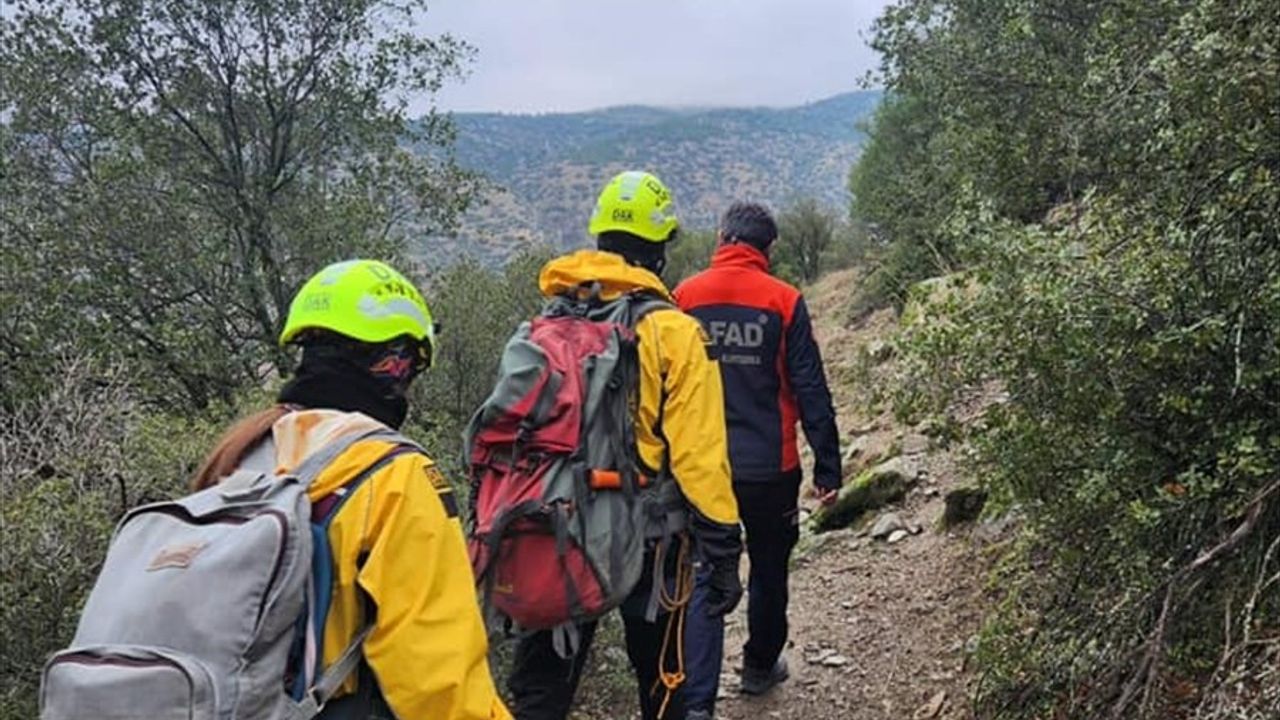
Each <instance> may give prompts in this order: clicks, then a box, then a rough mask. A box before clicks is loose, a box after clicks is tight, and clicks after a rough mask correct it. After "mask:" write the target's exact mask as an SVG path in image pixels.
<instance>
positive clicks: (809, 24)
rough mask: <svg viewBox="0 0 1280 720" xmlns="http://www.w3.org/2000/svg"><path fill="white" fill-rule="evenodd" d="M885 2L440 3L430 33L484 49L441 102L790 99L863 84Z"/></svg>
mask: <svg viewBox="0 0 1280 720" xmlns="http://www.w3.org/2000/svg"><path fill="white" fill-rule="evenodd" d="M885 4H886V2H885V0H874V1H872V2H850V1H848V0H845V1H843V2H842V1H840V0H733V1H732V2H731V1H730V0H677V1H675V2H665V3H649V4H634V3H617V2H591V1H589V0H532V1H531V2H513V1H512V0H441V1H439V2H434V3H432V4H431V5H430V9H429V11H428V13H427V14H426V15H425V17H424V19H423V21H422V23H421V26H422V29H423V30H424V31H425V32H429V33H433V34H436V33H441V32H448V33H450V34H452V35H454V36H457V37H460V38H462V39H464V40H466V41H468V42H469V43H471V44H472V45H474V46H476V48H477V49H478V51H479V54H478V57H477V59H476V61H475V62H474V63H473V64H472V66H471V68H470V70H471V74H470V77H469V78H468V79H467V81H466V82H465V83H462V84H459V83H456V82H455V83H452V84H450V85H449V86H447V87H446V88H445V89H444V90H443V91H442V92H441V93H440V95H439V96H438V98H437V105H438V106H439V107H440V108H442V109H445V110H459V111H462V110H502V111H516V112H542V111H572V110H586V109H592V108H599V107H605V106H610V105H623V104H652V105H666V106H681V105H684V106H690V105H691V106H706V105H775V106H777V105H795V104H800V103H803V102H808V101H812V100H817V99H821V98H823V97H827V96H830V95H834V94H836V93H840V92H845V91H848V90H853V89H856V87H857V83H858V81H859V80H860V79H861V78H862V76H863V75H864V74H865V73H866V72H867V71H868V70H870V69H872V68H874V67H875V65H876V63H877V57H876V55H875V52H874V51H872V50H871V49H870V48H869V47H867V45H866V39H865V35H866V31H867V30H868V28H869V27H870V24H871V22H872V20H874V19H875V17H876V16H877V15H879V13H880V11H881V10H882V8H883V7H884V5H885Z"/></svg>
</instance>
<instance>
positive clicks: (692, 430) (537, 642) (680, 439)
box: [509, 172, 742, 720]
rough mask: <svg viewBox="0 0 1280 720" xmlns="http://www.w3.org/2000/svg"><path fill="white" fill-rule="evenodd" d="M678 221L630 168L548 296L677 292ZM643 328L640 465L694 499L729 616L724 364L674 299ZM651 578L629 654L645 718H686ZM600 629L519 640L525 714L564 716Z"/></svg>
mask: <svg viewBox="0 0 1280 720" xmlns="http://www.w3.org/2000/svg"><path fill="white" fill-rule="evenodd" d="M678 225H679V222H678V220H677V219H676V216H675V212H674V210H673V202H672V197H671V193H670V191H669V190H667V188H666V186H664V185H663V184H662V182H661V181H660V180H658V178H656V177H655V176H653V175H651V174H649V173H645V172H624V173H622V174H620V175H618V176H616V177H614V178H613V179H612V180H610V182H609V183H608V184H607V185H606V186H605V188H604V190H603V191H602V192H601V194H600V197H599V200H598V202H597V204H596V208H595V212H594V214H593V215H592V217H591V221H590V224H589V227H588V229H589V232H590V234H591V235H594V236H595V238H596V243H597V248H598V249H597V250H582V251H579V252H575V253H572V254H570V255H567V256H564V257H561V258H558V259H555V260H552V261H551V262H550V263H548V264H547V265H546V266H545V267H544V268H543V269H542V273H541V276H540V277H539V287H540V288H541V290H542V293H543V295H545V296H547V297H554V296H556V295H560V294H564V293H573V292H577V291H578V290H579V289H580V288H582V287H583V286H586V285H598V286H599V289H600V294H601V297H602V299H604V300H609V299H612V298H616V297H618V296H619V295H620V294H623V293H633V292H642V293H649V294H651V295H656V296H658V297H661V298H663V299H665V300H668V301H671V296H670V295H669V294H668V292H667V289H666V286H665V285H663V283H662V280H661V279H660V278H659V275H660V274H661V272H662V268H663V266H664V264H665V258H666V247H667V243H669V242H670V241H671V240H673V239H674V238H675V235H676V232H677V228H678ZM635 330H636V335H637V337H638V338H639V348H638V350H639V355H640V397H639V403H638V406H637V407H636V410H635V435H636V444H637V449H638V452H639V456H640V461H641V464H642V466H643V467H642V470H643V471H644V472H646V473H648V474H650V475H653V474H657V473H658V472H659V471H661V470H662V469H664V468H666V469H667V470H668V471H669V472H670V473H671V474H672V476H673V477H674V479H675V481H676V483H677V484H678V486H679V487H680V490H681V491H682V493H683V494H684V497H685V499H686V500H687V501H688V504H689V506H690V510H691V513H690V515H691V527H690V530H691V533H692V535H693V537H694V541H695V546H696V553H697V556H698V558H699V560H700V561H701V562H702V563H704V564H706V565H708V566H709V567H710V571H709V572H710V582H709V585H710V587H709V594H710V596H711V601H710V602H709V603H708V604H707V606H706V612H708V613H713V614H717V615H723V614H725V613H727V612H729V611H731V610H732V609H733V608H734V606H736V605H737V603H738V601H739V600H740V599H741V597H742V583H741V580H740V579H739V577H738V563H739V556H740V555H741V552H742V543H741V539H740V534H739V527H738V506H737V501H736V500H735V499H734V494H733V487H732V485H731V482H730V474H729V457H728V446H727V441H726V430H725V419H724V399H723V397H722V390H721V381H720V371H719V369H718V367H717V366H716V364H715V362H714V361H713V360H712V359H711V357H710V356H709V355H708V352H707V346H708V344H709V340H708V338H707V336H706V334H705V332H704V331H703V329H702V326H701V325H699V324H698V321H697V320H695V319H693V318H692V317H690V316H688V315H686V314H684V313H683V312H681V311H680V310H679V309H678V308H676V307H675V305H674V303H673V304H672V307H671V308H670V309H659V310H655V311H653V312H650V313H648V314H646V315H645V316H644V317H643V318H642V319H641V320H640V322H639V323H638V324H637V325H636V328H635ZM646 567H647V568H651V567H652V563H648V562H647V563H646ZM677 570H678V568H670V567H669V568H668V571H669V572H676V571H677ZM655 581H658V582H662V581H665V578H657V579H655V578H653V577H652V572H647V573H646V576H645V577H644V578H642V579H641V581H640V583H639V585H638V586H637V587H636V589H635V590H633V591H632V593H631V595H630V596H629V598H628V600H627V601H626V602H624V603H623V605H622V607H621V615H622V620H623V627H624V630H625V633H626V645H627V655H628V658H629V659H630V661H631V666H632V669H633V670H634V672H635V675H636V680H637V684H638V686H639V688H638V689H639V697H640V708H641V714H642V716H643V717H644V718H645V720H654V719H656V718H658V717H659V715H660V714H661V717H662V718H663V720H681V719H682V718H683V717H684V709H683V704H682V702H681V699H680V693H679V691H678V689H677V690H676V691H675V692H674V693H673V694H671V695H670V696H667V695H666V693H664V692H663V690H664V689H663V687H661V686H660V683H659V663H660V662H661V660H660V656H661V655H662V642H663V635H664V629H665V628H664V626H665V623H666V618H665V617H663V616H659V618H658V619H657V620H656V621H655V622H649V621H647V620H646V619H645V610H646V606H647V601H648V598H649V596H650V590H651V583H652V582H655ZM594 631H595V623H587V624H586V625H584V626H581V627H580V628H579V633H580V637H581V641H580V647H579V650H578V652H577V653H575V654H574V655H573V657H571V658H568V659H565V658H562V657H561V656H560V654H559V653H557V652H556V650H555V649H554V647H553V638H552V631H541V632H536V633H533V634H530V635H526V636H524V637H522V638H521V639H520V640H519V642H518V643H517V646H516V652H515V658H514V663H513V667H512V672H511V676H510V679H509V687H510V690H511V697H512V706H513V708H514V710H515V714H516V717H517V718H519V720H563V719H564V718H565V717H567V716H568V714H569V708H570V705H571V704H572V702H573V696H574V693H575V692H576V690H577V686H578V682H579V680H580V679H581V675H582V670H583V664H584V662H585V660H586V655H587V647H588V646H589V644H590V642H591V637H592V634H593V633H594ZM628 714H629V713H628ZM621 716H622V713H619V717H621Z"/></svg>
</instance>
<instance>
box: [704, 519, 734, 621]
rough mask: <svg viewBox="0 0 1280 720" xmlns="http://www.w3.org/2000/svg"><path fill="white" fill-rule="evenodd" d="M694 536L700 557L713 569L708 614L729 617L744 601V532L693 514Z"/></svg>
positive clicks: (710, 577) (708, 590) (732, 526)
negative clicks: (740, 562)
mask: <svg viewBox="0 0 1280 720" xmlns="http://www.w3.org/2000/svg"><path fill="white" fill-rule="evenodd" d="M692 519H693V523H692V524H693V535H694V538H695V539H696V540H697V542H698V556H699V557H700V558H701V559H702V562H703V563H705V564H707V565H708V566H709V567H710V568H711V574H710V576H709V577H708V578H707V580H708V582H707V606H706V613H707V615H708V616H710V617H716V616H720V615H724V614H726V613H730V612H732V611H733V609H734V608H735V607H737V606H738V601H739V600H741V599H742V580H740V579H739V578H738V558H739V557H741V555H742V530H741V528H739V527H738V524H737V523H734V524H732V525H726V524H723V523H718V522H715V521H713V520H709V519H707V518H706V517H705V516H703V515H702V513H700V512H698V511H697V510H694V511H693V512H692Z"/></svg>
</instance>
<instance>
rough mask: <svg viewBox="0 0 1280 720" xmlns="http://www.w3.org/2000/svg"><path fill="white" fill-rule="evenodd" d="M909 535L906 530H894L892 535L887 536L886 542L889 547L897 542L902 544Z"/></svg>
mask: <svg viewBox="0 0 1280 720" xmlns="http://www.w3.org/2000/svg"><path fill="white" fill-rule="evenodd" d="M910 534H911V533H909V532H907V531H906V530H894V531H893V532H892V533H890V534H889V541H888V542H889V544H890V545H895V544H897V543H899V542H902V541H903V540H906V539H907V536H908V535H910Z"/></svg>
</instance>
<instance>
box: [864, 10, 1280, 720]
mask: <svg viewBox="0 0 1280 720" xmlns="http://www.w3.org/2000/svg"><path fill="white" fill-rule="evenodd" d="M1277 27H1280V9H1278V8H1277V7H1276V6H1275V5H1274V3H1269V2H1263V1H1262V0H1245V1H1243V2H1225V1H1219V0H1199V1H1194V2H1192V1H1188V2H1172V1H1171V2H1161V3H1146V2H1137V1H1136V0H1135V1H1134V2H1107V3H1068V2H1056V1H1050V0H1019V1H1012V0H1010V1H1006V2H996V3H986V2H981V3H980V2H971V1H968V0H955V1H952V2H933V1H928V0H919V1H915V0H907V1H905V2H901V3H899V4H898V5H896V6H895V7H894V8H891V9H890V10H889V11H888V12H887V13H886V15H885V17H884V18H883V19H882V20H881V21H880V24H879V26H878V29H877V40H876V44H877V46H878V47H879V48H880V49H881V50H882V51H883V52H885V78H886V80H887V82H888V85H889V88H890V91H891V93H893V94H892V97H893V100H892V101H891V102H889V103H887V104H886V105H885V106H884V108H883V109H882V111H881V114H880V116H879V117H878V119H877V124H876V126H875V127H874V128H873V130H872V141H871V144H870V146H869V147H868V149H867V153H866V155H865V156H864V160H863V164H861V165H859V167H858V168H857V169H856V170H855V172H854V176H853V186H854V190H855V201H854V212H855V214H857V215H859V216H860V219H862V220H863V221H865V222H875V223H880V225H879V226H878V228H877V229H878V230H879V232H880V233H881V236H882V237H883V238H885V240H886V241H887V243H888V245H887V247H886V248H884V249H883V250H882V252H881V260H882V262H883V265H882V266H881V270H880V272H881V273H882V276H884V277H886V278H890V276H892V278H893V279H892V281H891V282H887V285H886V287H887V288H888V289H889V294H890V295H891V296H895V295H896V296H898V297H905V296H906V295H907V294H908V293H907V292H905V290H906V288H908V287H910V283H911V282H913V281H914V280H916V279H917V278H918V277H920V276H921V275H924V274H937V273H938V271H939V270H951V269H954V268H956V267H963V268H966V272H965V273H963V274H956V275H953V277H955V278H957V282H959V283H960V285H958V287H959V286H963V288H964V290H963V292H950V291H948V292H936V291H934V290H930V291H928V292H927V293H923V292H922V293H921V295H928V296H933V297H934V298H935V299H936V302H935V303H934V304H933V305H932V306H930V307H924V308H922V309H921V310H920V312H918V313H916V312H914V311H913V315H915V316H916V320H914V321H913V322H912V323H911V324H910V326H909V330H908V334H907V337H906V338H905V339H904V341H903V342H904V347H905V348H906V350H907V353H906V357H907V360H908V362H909V363H910V364H911V366H912V371H911V374H910V376H909V378H910V379H909V381H908V382H907V384H906V385H905V386H904V387H903V388H902V389H901V392H900V398H899V399H900V409H901V410H902V412H904V413H905V414H907V415H909V416H918V415H920V414H923V413H942V414H945V415H948V416H949V417H948V418H946V419H947V420H949V421H951V423H959V422H961V421H968V422H969V424H968V425H967V426H966V427H967V434H966V435H965V439H966V440H967V441H968V442H969V444H970V446H971V449H972V450H973V463H974V464H973V467H972V471H973V472H974V474H975V475H977V476H978V477H981V478H982V479H983V480H984V483H985V486H986V488H987V489H989V490H990V491H991V493H992V498H993V502H995V503H996V505H997V507H1003V508H1017V509H1018V510H1019V512H1020V513H1022V514H1023V515H1024V516H1025V518H1026V527H1027V535H1026V537H1025V538H1023V542H1022V543H1021V544H1020V545H1019V548H1018V550H1017V551H1016V553H1015V555H1014V556H1013V558H1012V559H1011V562H1010V563H1009V564H1008V565H1007V566H1005V567H1004V568H1003V570H1002V572H1003V573H1004V574H1003V575H1002V576H1001V580H1000V582H999V587H1000V588H1001V589H1002V590H1003V591H1004V592H1005V598H1004V601H1003V602H1002V603H1001V605H1000V607H999V608H998V609H997V611H996V612H995V613H994V614H993V616H992V617H991V618H990V619H989V624H988V627H987V629H986V631H985V632H984V639H983V643H982V646H981V648H980V651H979V660H980V662H981V663H982V668H983V671H984V675H983V677H982V682H981V685H980V686H979V689H978V690H979V692H978V697H977V709H978V711H979V716H980V717H998V718H1030V717H1070V718H1095V717H1104V716H1115V717H1150V718H1155V717H1169V716H1173V715H1174V713H1175V712H1178V713H1180V714H1182V715H1186V716H1192V715H1193V714H1194V716H1196V717H1203V718H1209V717H1248V718H1262V717H1267V716H1268V714H1267V713H1268V712H1270V711H1273V710H1274V708H1275V707H1276V705H1275V703H1276V702H1278V701H1280V689H1278V688H1276V687H1275V680H1274V677H1273V676H1271V679H1270V680H1267V679H1266V678H1267V677H1268V675H1267V674H1266V673H1265V672H1264V670H1265V668H1266V667H1267V663H1269V662H1274V657H1275V656H1276V653H1277V647H1276V645H1277V643H1276V639H1275V632H1276V629H1277V625H1276V619H1277V618H1280V593H1276V592H1275V590H1274V582H1275V581H1274V580H1272V582H1271V584H1270V585H1268V582H1267V580H1268V578H1272V577H1273V576H1275V574H1276V572H1277V570H1278V569H1280V567H1278V565H1280V557H1278V556H1277V553H1278V550H1277V548H1280V481H1277V478H1278V477H1280V400H1277V398H1280V226H1278V225H1277V224H1276V218H1277V217H1280V143H1277V142H1276V138H1280V40H1278V39H1277V37H1278V34H1277V32H1276V29H1277ZM917 131H919V132H920V133H921V135H920V139H919V141H917V142H915V143H911V142H907V140H906V138H909V137H911V133H913V132H917ZM890 148H898V149H899V150H901V151H902V152H904V153H905V154H904V155H902V156H901V158H902V159H904V160H905V162H901V165H900V167H897V168H895V167H894V166H893V163H892V158H891V157H890V156H889V155H887V154H886V153H888V151H889V149H890ZM930 178H932V180H933V181H934V182H936V183H939V184H933V185H927V186H926V187H928V188H929V190H928V191H927V192H926V194H925V197H921V198H919V200H920V202H919V204H918V208H917V209H916V210H914V211H913V210H912V208H911V207H910V206H909V205H908V204H902V205H894V204H893V200H894V199H895V195H894V190H896V191H899V192H907V191H909V190H910V189H911V188H912V186H913V184H914V183H916V182H919V181H922V180H928V179H930ZM859 189H861V192H859ZM938 190H945V191H944V192H941V194H939V195H936V196H935V195H933V192H935V191H938ZM881 191H883V192H881ZM877 193H880V194H877ZM935 251H936V253H935ZM930 255H934V257H935V260H938V259H941V260H940V261H938V262H936V263H934V264H933V265H932V266H930V263H929V261H928V260H927V258H928V257H929V256H930ZM975 407H977V408H982V410H981V412H980V413H978V414H977V419H976V420H975V419H974V409H975ZM1224 618H1230V621H1229V622H1228V621H1225V620H1224ZM1246 639H1251V640H1246ZM1269 657H1270V658H1272V659H1270V660H1269V659H1268V658H1269ZM1184 681H1185V682H1186V683H1189V685H1188V686H1189V687H1192V688H1193V689H1194V691H1193V692H1189V693H1182V694H1179V693H1175V692H1173V691H1171V690H1170V688H1172V687H1175V686H1179V683H1181V682H1184ZM1241 688H1244V690H1242V689H1241Z"/></svg>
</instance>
